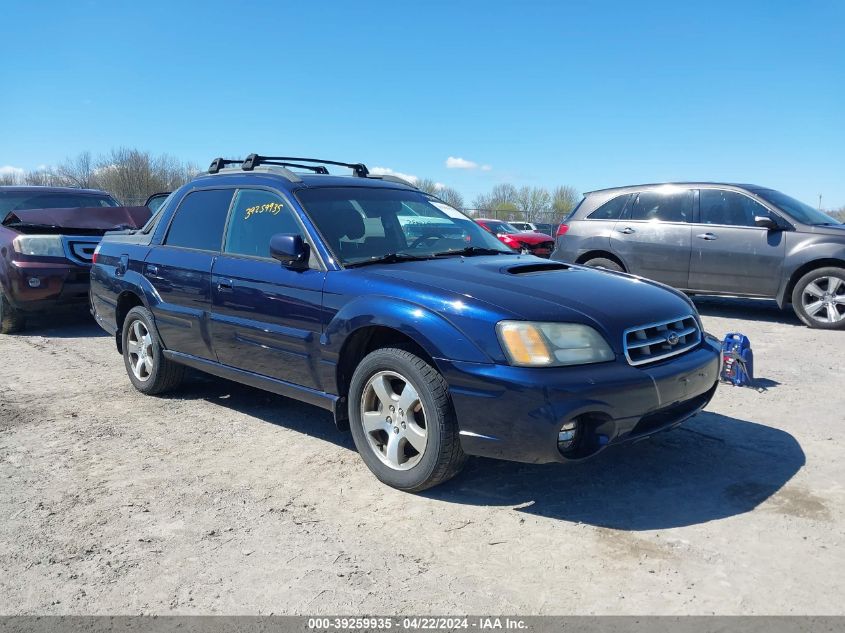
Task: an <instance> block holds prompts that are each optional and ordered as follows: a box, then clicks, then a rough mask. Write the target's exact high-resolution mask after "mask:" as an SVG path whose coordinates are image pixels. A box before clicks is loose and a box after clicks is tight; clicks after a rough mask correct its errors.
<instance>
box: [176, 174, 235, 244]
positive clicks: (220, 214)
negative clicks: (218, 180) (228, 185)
mask: <svg viewBox="0 0 845 633" xmlns="http://www.w3.org/2000/svg"><path fill="white" fill-rule="evenodd" d="M233 194H234V190H232V189H209V190H206V191H194V192H193V193H189V194H188V195H187V196H185V199H184V200H182V204H180V205H179V208H178V209H177V210H176V217H174V218H173V221H172V222H171V223H170V230H169V231H168V232H167V239H166V240H165V242H164V243H165V244H167V245H168V246H181V247H182V248H196V249H199V250H203V251H219V250H220V245H221V244H222V243H223V228H224V227H225V226H226V216H227V215H228V213H229V204H230V203H231V202H232V195H233Z"/></svg>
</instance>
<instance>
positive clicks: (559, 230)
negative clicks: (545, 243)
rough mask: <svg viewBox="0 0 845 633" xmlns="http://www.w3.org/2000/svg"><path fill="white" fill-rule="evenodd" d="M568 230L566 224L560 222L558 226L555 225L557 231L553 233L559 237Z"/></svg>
mask: <svg viewBox="0 0 845 633" xmlns="http://www.w3.org/2000/svg"><path fill="white" fill-rule="evenodd" d="M568 230H569V225H568V224H561V225H560V226H559V227H557V233H556V234H555V237H560V236H561V235H566V232H567V231H568Z"/></svg>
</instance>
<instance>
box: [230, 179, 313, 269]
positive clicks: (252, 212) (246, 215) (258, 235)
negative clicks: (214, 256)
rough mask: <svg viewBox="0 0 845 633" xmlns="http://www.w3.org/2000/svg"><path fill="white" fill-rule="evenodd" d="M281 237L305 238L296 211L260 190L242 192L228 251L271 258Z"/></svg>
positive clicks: (236, 204) (234, 209)
mask: <svg viewBox="0 0 845 633" xmlns="http://www.w3.org/2000/svg"><path fill="white" fill-rule="evenodd" d="M277 233H293V234H296V235H302V236H303V238H304V237H305V236H304V235H303V233H302V230H301V229H300V228H299V224H298V223H297V221H296V218H295V217H294V215H293V211H292V210H291V208H290V207H289V206H288V205H287V204H286V203H285V201H284V200H283V199H282V198H281V197H279V196H278V195H276V194H275V193H272V192H270V191H263V190H260V189H240V190H238V193H237V194H236V195H235V203H234V204H233V205H232V218H231V219H230V220H229V229H228V231H227V233H226V246H225V251H226V252H227V253H234V254H236V255H249V256H252V257H270V238H271V237H273V236H274V235H276V234H277Z"/></svg>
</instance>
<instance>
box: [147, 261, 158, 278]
mask: <svg viewBox="0 0 845 633" xmlns="http://www.w3.org/2000/svg"><path fill="white" fill-rule="evenodd" d="M147 274H148V275H150V276H151V277H156V276H157V275H158V266H156V265H155V264H147Z"/></svg>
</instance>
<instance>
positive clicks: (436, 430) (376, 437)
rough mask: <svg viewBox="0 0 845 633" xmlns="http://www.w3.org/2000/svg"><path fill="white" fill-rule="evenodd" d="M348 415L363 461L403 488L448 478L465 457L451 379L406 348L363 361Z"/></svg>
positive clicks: (375, 354)
mask: <svg viewBox="0 0 845 633" xmlns="http://www.w3.org/2000/svg"><path fill="white" fill-rule="evenodd" d="M349 420H350V427H351V430H352V438H353V440H354V441H355V447H356V448H357V449H358V453H360V455H361V458H362V459H363V460H364V463H365V464H366V465H367V467H368V468H369V469H370V470H371V471H372V472H373V474H374V475H375V476H376V477H377V478H378V479H379V480H380V481H382V482H383V483H385V484H387V485H388V486H392V487H394V488H398V489H399V490H404V491H406V492H419V491H421V490H425V489H426V488H431V487H432V486H436V485H438V484H440V483H443V482H444V481H446V480H448V479H451V478H452V477H454V476H455V475H456V474H458V472H459V471H460V470H461V468H462V467H463V465H464V463H465V461H466V456H465V455H464V452H463V450H461V443H460V439H459V436H458V423H457V420H456V418H455V412H454V409H453V407H452V402H451V400H450V398H449V388H448V385H447V384H446V381H445V380H444V379H443V376H441V375H440V373H438V371H437V370H436V369H435V368H434V367H432V366H431V365H429V364H428V363H427V362H426V361H425V360H423V359H422V358H420V357H419V356H416V355H415V354H413V353H411V352H409V351H407V350H403V349H397V348H385V349H380V350H376V351H374V352H372V353H371V354H369V355H368V356H366V357H365V358H364V360H362V361H361V363H360V364H359V365H358V367H357V368H356V369H355V373H354V374H353V375H352V382H351V384H350V388H349Z"/></svg>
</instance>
